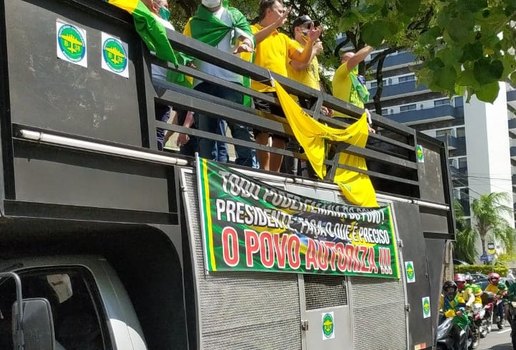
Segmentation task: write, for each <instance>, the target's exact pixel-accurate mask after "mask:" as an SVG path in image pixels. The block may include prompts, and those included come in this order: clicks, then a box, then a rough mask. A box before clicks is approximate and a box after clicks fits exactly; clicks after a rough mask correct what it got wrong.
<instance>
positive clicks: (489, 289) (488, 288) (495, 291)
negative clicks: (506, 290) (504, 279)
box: [484, 283, 499, 294]
mask: <svg viewBox="0 0 516 350" xmlns="http://www.w3.org/2000/svg"><path fill="white" fill-rule="evenodd" d="M498 290H499V289H498V286H495V285H494V284H491V283H489V284H488V285H487V286H486V289H484V292H491V293H493V294H498Z"/></svg>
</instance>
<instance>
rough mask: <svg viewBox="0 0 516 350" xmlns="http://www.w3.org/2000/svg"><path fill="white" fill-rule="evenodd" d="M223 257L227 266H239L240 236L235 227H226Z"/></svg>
mask: <svg viewBox="0 0 516 350" xmlns="http://www.w3.org/2000/svg"><path fill="white" fill-rule="evenodd" d="M230 241H231V242H230ZM222 256H223V257H224V262H225V263H226V265H228V266H231V267H233V266H236V265H238V262H239V260H240V254H239V252H238V234H237V232H236V231H235V229H234V228H233V227H229V226H228V227H224V229H223V230H222Z"/></svg>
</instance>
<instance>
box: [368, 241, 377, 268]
mask: <svg viewBox="0 0 516 350" xmlns="http://www.w3.org/2000/svg"><path fill="white" fill-rule="evenodd" d="M367 257H368V259H369V269H370V270H371V271H372V272H373V273H378V266H376V257H375V252H374V247H369V254H368V255H367Z"/></svg>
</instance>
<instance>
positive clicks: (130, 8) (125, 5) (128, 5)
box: [108, 0, 140, 14]
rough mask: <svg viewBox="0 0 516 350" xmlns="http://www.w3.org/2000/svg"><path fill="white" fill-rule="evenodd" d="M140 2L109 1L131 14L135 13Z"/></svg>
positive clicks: (126, 0) (129, 0)
mask: <svg viewBox="0 0 516 350" xmlns="http://www.w3.org/2000/svg"><path fill="white" fill-rule="evenodd" d="M139 2H140V0H108V3H110V4H112V5H115V6H116V7H120V8H121V9H123V10H125V11H127V12H129V13H131V14H132V13H133V12H134V9H135V8H136V6H137V5H138V3H139Z"/></svg>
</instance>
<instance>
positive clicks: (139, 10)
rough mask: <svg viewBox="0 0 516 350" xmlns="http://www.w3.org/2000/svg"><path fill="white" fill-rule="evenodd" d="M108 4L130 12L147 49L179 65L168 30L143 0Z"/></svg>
mask: <svg viewBox="0 0 516 350" xmlns="http://www.w3.org/2000/svg"><path fill="white" fill-rule="evenodd" d="M107 2H108V3H110V4H111V5H114V6H116V7H119V8H121V9H123V10H125V11H127V12H129V13H130V14H131V15H132V16H133V19H134V26H135V28H136V31H137V32H138V34H139V35H140V37H141V38H142V40H143V42H144V43H145V45H147V48H148V49H149V50H150V51H152V52H154V53H155V54H156V57H158V58H159V59H161V60H164V61H168V62H171V63H173V64H175V65H176V66H178V65H179V62H178V59H177V56H176V53H175V52H174V49H172V46H171V45H170V42H169V41H168V37H167V30H166V29H165V27H164V26H163V24H161V23H159V21H158V20H157V19H156V18H155V17H154V15H153V14H152V12H150V10H149V9H148V8H147V6H145V4H144V3H143V2H142V1H141V0H108V1H107Z"/></svg>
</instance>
